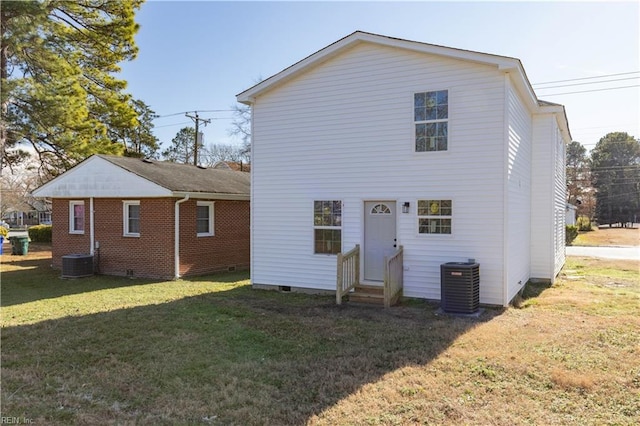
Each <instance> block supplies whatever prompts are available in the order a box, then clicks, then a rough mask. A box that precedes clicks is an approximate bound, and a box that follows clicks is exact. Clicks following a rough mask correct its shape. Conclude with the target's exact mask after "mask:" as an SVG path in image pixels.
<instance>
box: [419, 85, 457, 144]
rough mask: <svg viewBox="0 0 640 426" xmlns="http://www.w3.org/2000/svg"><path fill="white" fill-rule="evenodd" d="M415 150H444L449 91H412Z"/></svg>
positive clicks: (446, 139)
mask: <svg viewBox="0 0 640 426" xmlns="http://www.w3.org/2000/svg"><path fill="white" fill-rule="evenodd" d="M413 121H414V126H415V149H416V152H426V151H446V150H447V148H448V133H449V91H448V90H438V91H433V92H421V93H414V95H413Z"/></svg>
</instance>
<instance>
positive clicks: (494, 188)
mask: <svg viewBox="0 0 640 426" xmlns="http://www.w3.org/2000/svg"><path fill="white" fill-rule="evenodd" d="M425 88H447V90H448V98H449V111H448V116H449V126H450V127H449V135H448V139H449V141H448V150H447V151H443V152H437V153H433V154H435V155H416V154H415V140H414V121H413V111H412V105H413V96H414V93H417V92H420V91H424V90H425ZM309 99H313V102H311V103H310V102H309ZM503 102H504V81H503V74H502V73H501V72H500V71H498V70H497V69H496V68H495V67H491V66H486V65H479V64H475V63H471V62H464V61H459V60H454V59H448V58H443V57H438V56H433V55H427V54H422V53H414V52H410V51H405V50H401V49H393V48H389V47H381V46H375V45H372V44H369V43H362V44H359V45H357V46H355V47H353V48H351V49H348V50H346V51H345V52H343V53H342V54H339V55H337V56H335V57H333V58H331V59H329V60H328V61H326V62H324V63H323V64H322V65H321V66H319V67H316V68H313V69H311V70H309V71H308V72H307V73H305V74H302V75H300V76H298V77H297V78H295V79H293V80H291V81H289V82H287V83H286V84H283V85H281V86H278V87H277V88H276V89H274V90H271V91H270V92H267V93H265V94H264V95H262V96H259V97H258V98H257V99H256V100H255V104H254V107H253V145H252V155H253V162H252V188H251V190H252V203H251V207H252V278H251V279H252V282H253V283H254V284H267V285H284V286H295V287H309V288H314V289H324V290H335V282H336V265H335V257H333V256H316V255H314V254H313V238H312V236H313V234H312V233H311V232H310V224H309V206H310V205H311V204H312V203H313V201H314V200H342V202H343V204H342V250H343V251H347V250H350V249H352V248H353V247H354V246H355V245H356V244H360V245H361V247H362V243H363V238H364V237H363V226H362V220H363V214H364V212H363V205H364V201H365V200H395V201H397V202H399V203H400V204H402V203H403V202H410V204H411V209H410V213H407V214H403V213H399V214H398V218H397V234H398V244H402V245H404V248H405V257H404V264H405V271H404V295H406V296H410V297H421V298H427V299H439V298H440V264H442V263H444V262H451V261H467V259H469V258H475V259H476V260H477V261H478V262H479V263H480V265H481V266H480V267H481V289H480V300H481V302H482V303H489V304H499V305H501V304H502V303H503V295H502V288H501V287H500V286H497V287H496V286H495V285H494V284H493V283H501V282H502V270H503V264H502V262H503V256H502V242H503V198H504V197H503V183H502V182H503V178H504V173H503V170H504V161H503V152H504V142H503V141H504V138H503V134H504V124H503V123H504V121H503V113H504V110H503ZM283 117H286V120H283ZM454 195H455V196H454ZM418 199H445V200H449V199H452V200H453V202H454V205H455V209H456V212H455V223H454V225H453V226H454V227H455V234H453V235H432V236H430V237H433V238H425V236H424V235H419V234H418V229H417V226H416V224H417V222H418V218H417V210H416V206H417V200H418ZM427 240H429V241H428V242H427ZM283 271H286V272H283Z"/></svg>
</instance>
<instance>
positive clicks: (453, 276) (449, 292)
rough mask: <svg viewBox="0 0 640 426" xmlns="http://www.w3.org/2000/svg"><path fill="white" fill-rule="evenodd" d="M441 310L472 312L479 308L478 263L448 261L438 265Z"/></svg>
mask: <svg viewBox="0 0 640 426" xmlns="http://www.w3.org/2000/svg"><path fill="white" fill-rule="evenodd" d="M440 292H441V296H440V302H441V306H442V310H444V311H445V312H451V313H462V314H472V313H475V312H476V311H477V310H478V309H479V308H480V265H479V264H477V263H460V262H449V263H445V264H442V265H440Z"/></svg>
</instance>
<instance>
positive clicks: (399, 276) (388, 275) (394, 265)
mask: <svg viewBox="0 0 640 426" xmlns="http://www.w3.org/2000/svg"><path fill="white" fill-rule="evenodd" d="M403 252H404V250H403V248H402V246H400V247H399V248H398V251H396V252H395V253H394V254H393V256H391V257H386V256H385V258H384V307H385V308H388V307H390V306H391V305H393V304H394V303H396V302H397V300H398V299H399V298H400V296H401V295H402V286H403V284H404V283H403V280H404V265H403V261H404V259H403V258H404V255H403Z"/></svg>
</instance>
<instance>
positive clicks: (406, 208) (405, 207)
mask: <svg viewBox="0 0 640 426" xmlns="http://www.w3.org/2000/svg"><path fill="white" fill-rule="evenodd" d="M402 213H409V202H408V201H405V202H404V203H403V204H402Z"/></svg>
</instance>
